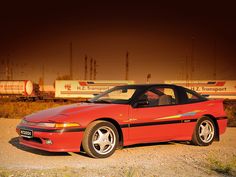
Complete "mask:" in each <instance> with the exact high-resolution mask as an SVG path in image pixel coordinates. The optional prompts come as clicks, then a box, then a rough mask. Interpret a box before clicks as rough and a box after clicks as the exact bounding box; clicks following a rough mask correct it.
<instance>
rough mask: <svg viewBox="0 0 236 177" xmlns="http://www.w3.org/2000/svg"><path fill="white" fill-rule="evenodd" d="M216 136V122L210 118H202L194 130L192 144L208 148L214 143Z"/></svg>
mask: <svg viewBox="0 0 236 177" xmlns="http://www.w3.org/2000/svg"><path fill="white" fill-rule="evenodd" d="M215 134H216V128H215V124H214V122H213V121H212V120H211V119H210V118H208V117H202V118H201V119H199V120H198V122H197V124H196V127H195V129H194V132H193V137H192V143H193V144H195V145H199V146H208V145H210V144H211V143H212V142H213V141H214V138H215Z"/></svg>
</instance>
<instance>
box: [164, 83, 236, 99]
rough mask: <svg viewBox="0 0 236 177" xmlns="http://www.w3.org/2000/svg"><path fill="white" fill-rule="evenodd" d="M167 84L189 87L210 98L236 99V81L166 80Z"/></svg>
mask: <svg viewBox="0 0 236 177" xmlns="http://www.w3.org/2000/svg"><path fill="white" fill-rule="evenodd" d="M165 83H166V84H175V85H180V86H183V87H187V88H189V89H191V90H194V91H196V92H198V93H200V94H202V95H205V96H207V97H208V98H215V99H217V98H223V99H236V80H191V81H186V80H166V81H165Z"/></svg>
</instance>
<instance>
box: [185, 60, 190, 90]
mask: <svg viewBox="0 0 236 177" xmlns="http://www.w3.org/2000/svg"><path fill="white" fill-rule="evenodd" d="M185 68H186V69H185V70H186V73H185V74H186V75H185V76H186V87H188V86H189V68H188V56H186V60H185Z"/></svg>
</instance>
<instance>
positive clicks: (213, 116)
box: [16, 84, 227, 158]
mask: <svg viewBox="0 0 236 177" xmlns="http://www.w3.org/2000/svg"><path fill="white" fill-rule="evenodd" d="M226 125H227V117H226V115H225V112H224V108H223V103H222V100H208V99H206V98H205V97H202V96H201V95H199V94H198V93H196V92H194V91H192V90H189V89H186V88H184V87H180V86H176V85H167V84H155V85H154V84H151V85H126V86H118V87H114V88H113V89H110V90H108V91H106V92H104V93H102V94H100V95H98V96H96V97H94V98H93V99H91V100H89V101H88V102H87V103H78V104H72V105H67V106H61V107H57V108H53V109H48V110H44V111H41V112H38V113H34V114H31V115H29V116H26V117H24V118H23V120H22V121H21V123H20V124H19V125H18V126H17V128H16V129H17V132H18V134H19V135H20V143H21V144H23V145H25V146H29V147H33V148H37V149H42V150H46V151H60V152H62V151H65V152H79V151H81V150H83V151H85V152H86V153H87V154H88V155H89V156H91V157H95V158H104V157H108V156H110V155H112V154H113V153H114V151H115V150H116V149H117V148H118V147H121V146H127V145H131V144H139V143H149V142H163V141H175V140H177V141H179V140H181V141H183V140H184V141H185V140H186V141H191V142H192V143H193V144H195V145H199V146H207V145H209V144H211V143H212V142H213V141H214V140H219V136H220V134H222V133H224V132H225V129H226Z"/></svg>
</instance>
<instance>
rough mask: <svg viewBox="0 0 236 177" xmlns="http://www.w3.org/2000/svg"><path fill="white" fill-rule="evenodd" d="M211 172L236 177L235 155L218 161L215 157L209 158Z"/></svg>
mask: <svg viewBox="0 0 236 177" xmlns="http://www.w3.org/2000/svg"><path fill="white" fill-rule="evenodd" d="M208 161H209V163H210V168H211V170H213V171H215V172H217V173H220V174H224V175H230V176H236V156H235V155H233V156H232V157H231V158H229V157H227V158H221V159H218V158H217V157H215V156H211V157H209V158H208Z"/></svg>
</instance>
